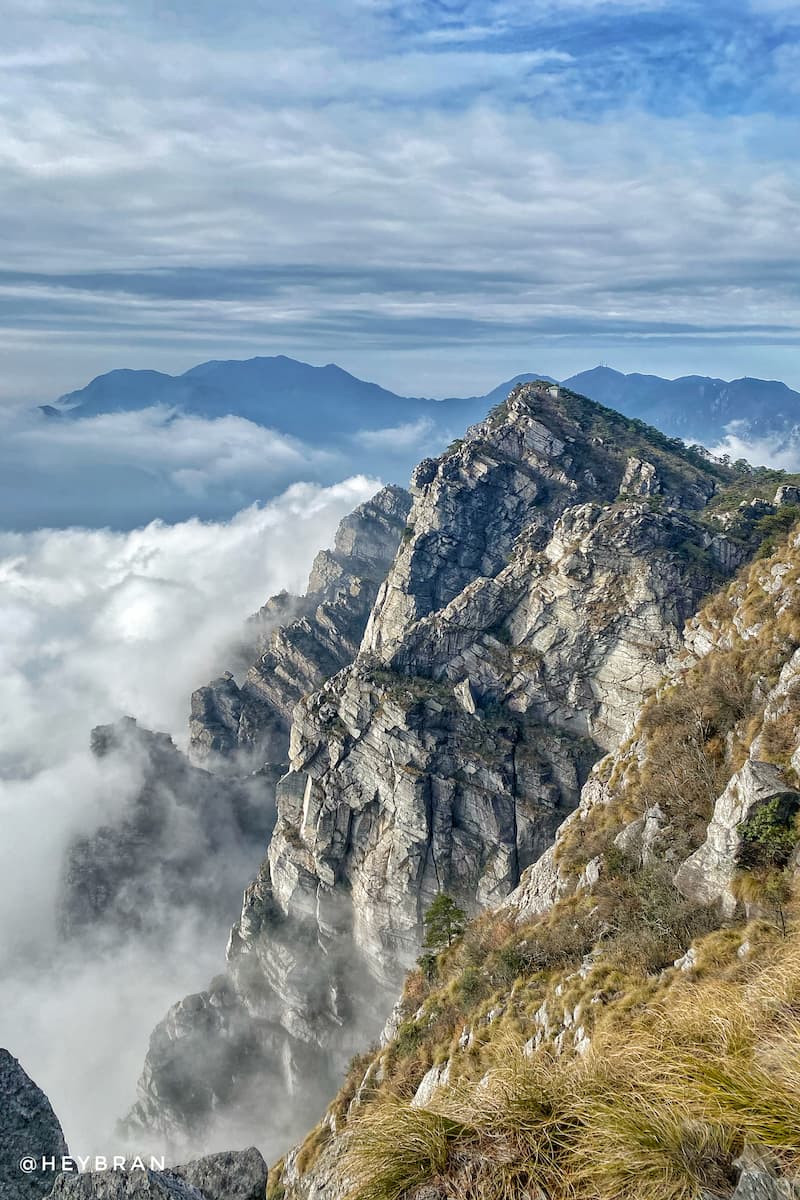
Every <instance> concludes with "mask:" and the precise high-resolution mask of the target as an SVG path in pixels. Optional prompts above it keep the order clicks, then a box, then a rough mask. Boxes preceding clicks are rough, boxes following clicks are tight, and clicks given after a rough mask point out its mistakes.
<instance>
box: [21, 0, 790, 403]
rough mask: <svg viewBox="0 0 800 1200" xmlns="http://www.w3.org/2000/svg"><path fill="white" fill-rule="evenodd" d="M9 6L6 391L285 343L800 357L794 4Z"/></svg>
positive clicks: (482, 358) (567, 365)
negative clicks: (798, 346) (796, 348)
mask: <svg viewBox="0 0 800 1200" xmlns="http://www.w3.org/2000/svg"><path fill="white" fill-rule="evenodd" d="M3 10H5V16H6V18H7V19H6V21H5V25H6V27H7V28H10V29H12V30H13V36H12V37H11V38H10V40H9V43H8V45H6V46H5V48H4V55H3V57H4V63H5V75H6V84H5V88H4V97H3V100H2V102H0V165H2V169H3V173H4V184H5V186H4V189H3V198H2V200H1V201H0V218H2V221H3V227H4V230H5V232H6V238H5V239H4V247H5V249H4V258H3V263H2V266H3V270H2V273H1V274H0V322H2V327H0V340H1V341H2V345H3V347H4V351H5V352H6V354H7V361H8V364H9V366H8V371H7V374H6V377H5V380H4V382H3V384H2V390H3V392H4V394H5V396H6V398H8V399H13V398H14V397H20V396H31V395H37V396H38V397H40V398H49V397H50V396H52V395H54V394H57V393H58V392H61V391H65V390H67V389H68V388H69V387H71V386H74V385H78V384H80V383H82V382H85V380H86V378H87V377H88V376H90V375H93V374H97V373H99V372H100V370H102V369H106V368H108V367H110V366H114V365H131V364H133V363H138V364H151V365H155V366H167V367H170V368H176V369H177V368H180V367H184V368H185V367H187V366H189V365H190V364H191V363H192V361H196V360H197V359H200V358H207V357H210V356H212V355H216V354H230V355H237V354H238V355H244V354H247V353H249V352H253V351H257V350H261V351H262V352H269V351H274V350H276V349H277V350H283V351H286V352H289V353H294V354H297V355H299V356H300V357H303V356H305V357H312V358H316V360H317V361H325V360H326V359H328V358H335V359H336V360H338V361H341V362H343V363H344V365H346V366H350V367H352V368H353V369H356V370H357V371H358V372H360V373H362V374H364V373H373V374H376V373H377V374H380V376H381V378H382V379H383V380H384V381H385V382H386V383H387V384H388V385H389V386H393V387H395V388H396V389H397V390H399V391H401V392H405V393H406V394H409V393H420V392H426V391H427V392H430V391H432V390H434V389H433V388H432V387H431V386H429V385H430V384H436V385H437V386H436V390H440V391H442V392H447V393H449V394H454V393H456V394H457V393H458V392H475V391H480V390H483V385H490V384H491V383H492V382H494V381H495V379H494V378H492V377H495V378H502V377H504V376H508V375H509V374H513V373H514V372H515V371H516V370H525V369H530V368H531V366H532V363H531V361H530V360H531V358H532V357H534V356H535V357H537V358H539V359H544V358H545V357H547V362H546V364H545V365H547V366H548V368H549V369H550V370H551V371H552V372H553V373H555V374H562V375H565V374H568V373H570V371H572V370H577V369H580V368H581V367H583V366H589V365H592V364H593V362H594V361H596V360H597V359H598V358H600V357H608V354H607V351H608V350H612V351H613V355H614V360H615V362H616V363H617V364H618V365H620V366H623V367H641V366H646V365H648V364H649V365H651V366H653V367H654V368H655V369H657V370H661V371H664V370H665V369H666V368H665V366H664V361H665V358H670V359H671V361H672V363H673V368H674V369H673V371H672V372H671V373H674V374H678V373H681V372H682V371H685V370H690V369H695V370H696V369H700V368H702V369H704V370H708V371H709V372H710V373H714V374H721V375H725V376H728V375H731V374H736V373H737V372H739V373H741V371H743V370H744V363H742V354H743V348H745V349H747V348H749V350H750V354H751V358H755V360H756V362H755V364H754V365H752V366H751V373H753V374H771V375H778V374H784V375H785V374H787V373H788V374H789V376H790V379H789V381H790V382H795V383H797V382H800V379H799V378H798V377H797V374H796V369H795V372H794V375H792V373H791V370H788V371H787V370H782V369H781V367H780V366H776V367H775V368H774V369H773V370H771V371H770V370H768V369H767V367H766V365H763V366H762V364H766V362H767V361H768V359H769V358H770V357H772V358H773V359H774V360H775V361H776V362H777V363H779V364H782V365H784V366H785V365H786V364H787V363H790V362H791V358H790V354H789V350H788V349H787V348H788V347H790V346H791V345H792V344H793V342H794V340H795V339H796V337H797V333H798V321H799V320H800V308H799V307H798V292H797V282H796V281H797V279H798V262H797V261H796V257H797V251H796V248H795V247H796V243H797V239H796V238H792V237H790V236H788V233H789V231H791V230H792V229H794V228H795V226H796V225H797V221H798V196H799V195H800V189H799V188H798V160H797V151H796V138H795V136H794V131H795V128H796V119H797V116H798V107H800V92H798V90H797V88H796V86H795V84H796V60H797V56H798V45H799V44H800V42H799V41H798V39H799V38H800V23H798V21H797V18H796V14H794V13H793V10H792V8H791V6H789V5H781V4H775V3H766V0H760V2H758V3H755V2H754V3H752V4H750V5H743V4H741V3H738V2H736V3H734V2H733V0H725V2H724V3H721V4H718V5H715V6H714V10H713V12H711V11H710V10H709V8H708V6H707V5H700V4H697V3H695V2H694V0H680V2H679V3H677V4H669V5H668V4H666V3H662V2H660V0H649V2H648V0H629V2H625V3H622V2H620V0H616V2H613V3H607V4H599V3H595V2H592V0H574V2H564V0H559V2H558V3H555V2H549V0H537V2H536V3H534V4H525V5H523V4H520V3H516V2H504V0H462V2H459V3H453V4H447V5H440V4H436V5H434V4H429V3H427V2H425V0H413V2H408V3H390V2H388V0H387V2H382V0H360V2H359V3H357V4H355V5H353V4H347V5H345V4H340V3H321V2H314V3H310V4H308V5H304V6H303V8H302V13H300V12H298V11H297V10H296V9H295V7H294V6H292V5H290V4H288V3H283V2H281V3H278V4H269V5H267V4H261V3H259V4H254V5H253V4H249V5H244V4H233V5H230V6H227V7H226V8H225V10H224V11H223V10H221V9H220V8H219V6H212V5H210V4H205V3H201V4H198V5H193V6H191V11H190V10H189V9H187V8H186V7H185V6H184V7H183V8H181V9H180V11H179V10H178V9H168V8H164V7H163V6H160V7H159V12H158V18H157V19H156V18H155V17H154V16H152V15H149V16H148V15H147V9H146V8H145V9H142V7H141V6H140V5H133V4H131V3H128V2H120V3H116V4H115V5H112V6H108V5H103V6H95V5H93V4H90V3H86V4H83V5H81V6H78V7H77V8H74V9H73V10H71V14H70V18H69V19H65V18H64V16H63V15H62V10H61V9H59V8H58V6H56V5H55V4H53V3H52V0H40V2H39V3H38V4H37V5H36V6H35V10H34V14H33V16H30V15H27V14H26V12H25V8H24V6H22V5H19V4H18V3H17V0H2V2H1V3H0V12H2V11H3ZM754 64H757V65H758V69H757V70H756V69H754ZM45 347H46V348H47V350H48V354H47V355H46V356H44V355H42V354H41V351H42V350H43V349H44V348H45ZM537 351H538V353H537ZM548 351H549V354H548V353H546V352H548ZM570 354H571V358H570V360H569V361H565V358H566V356H569V355H570ZM465 356H466V358H465ZM512 356H514V361H513V362H512V361H510V360H511V357H512ZM559 356H564V357H559ZM587 356H588V361H587ZM654 358H655V359H656V361H655V363H654V362H653V359H654ZM704 364H705V365H704ZM667 373H670V372H667ZM409 374H410V375H412V378H409V377H408V376H409ZM476 374H479V376H480V377H479V378H477V379H476V378H475V376H476ZM404 376H405V378H403V377H404Z"/></svg>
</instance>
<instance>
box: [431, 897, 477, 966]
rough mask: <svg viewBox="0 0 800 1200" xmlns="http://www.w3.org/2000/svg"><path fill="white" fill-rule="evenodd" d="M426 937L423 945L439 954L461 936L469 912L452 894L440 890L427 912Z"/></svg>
mask: <svg viewBox="0 0 800 1200" xmlns="http://www.w3.org/2000/svg"><path fill="white" fill-rule="evenodd" d="M424 922H425V939H424V941H423V943H422V944H423V946H424V947H425V949H426V950H431V951H432V952H433V953H434V954H438V953H439V951H440V950H445V949H446V948H447V947H448V946H452V944H453V942H454V941H455V940H456V938H460V937H461V935H462V933H463V932H464V929H465V927H466V924H467V914H466V913H465V912H464V910H463V908H459V907H458V905H457V904H456V902H455V900H454V899H453V898H452V896H448V895H447V893H446V892H439V894H438V896H437V897H436V899H435V900H434V901H433V903H432V904H431V906H430V908H429V909H428V911H427V912H426V913H425V917H424Z"/></svg>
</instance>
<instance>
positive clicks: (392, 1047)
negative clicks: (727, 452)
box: [271, 533, 800, 1200]
mask: <svg viewBox="0 0 800 1200" xmlns="http://www.w3.org/2000/svg"><path fill="white" fill-rule="evenodd" d="M799 542H800V539H799V538H798V536H797V534H796V533H792V534H790V535H789V536H788V537H787V536H786V534H785V533H784V535H783V537H782V539H781V540H780V541H779V542H778V543H776V544H775V546H774V548H773V550H772V552H771V553H768V554H765V555H764V556H763V557H761V558H758V559H757V560H756V561H755V562H753V563H751V564H750V565H749V566H746V567H744V568H743V569H742V570H741V571H740V573H739V574H738V576H737V577H736V578H735V579H734V580H733V582H732V583H731V584H730V585H728V586H727V587H726V588H724V589H722V590H721V591H720V592H719V593H717V594H716V595H714V596H712V597H711V598H710V599H709V601H708V602H707V603H706V604H705V606H704V607H703V608H702V609H701V611H700V613H699V614H698V616H697V617H696V618H695V619H694V620H693V621H692V622H690V624H689V627H688V630H687V637H686V646H687V649H686V653H685V656H684V659H683V661H682V662H679V663H677V664H676V665H675V666H674V669H673V670H672V671H671V673H670V675H669V677H668V678H667V679H665V681H664V683H663V684H662V686H661V687H660V688H658V689H657V690H656V691H655V692H654V693H653V695H652V696H650V698H649V699H648V700H647V701H646V702H645V704H644V706H643V708H642V711H641V713H640V715H639V718H638V721H637V722H636V725H635V728H634V730H633V732H632V734H631V736H630V738H629V739H627V741H626V742H625V743H624V744H623V746H622V747H621V748H620V749H619V750H618V751H617V752H615V753H613V754H610V755H608V756H607V757H606V758H605V759H604V760H602V762H601V763H599V764H598V766H597V767H596V768H595V772H594V789H595V790H594V793H593V796H594V798H593V800H591V802H584V803H582V806H581V810H579V812H578V813H576V814H573V816H572V817H570V818H569V819H568V820H567V821H566V822H565V824H564V826H562V829H561V830H560V832H559V834H558V835H557V839H556V846H555V866H554V870H555V871H556V872H557V873H558V876H559V880H560V891H559V895H560V898H556V899H555V900H554V901H553V902H552V903H550V904H549V905H547V906H545V911H539V912H532V911H529V910H526V909H525V907H524V905H522V906H520V905H517V906H515V905H514V903H511V904H508V905H505V906H503V907H502V908H500V909H498V910H496V911H494V912H487V913H484V914H483V915H482V916H480V917H479V918H477V919H476V920H474V921H472V922H471V923H470V924H469V925H468V926H467V927H466V929H465V930H464V932H463V935H462V936H460V937H459V938H458V939H457V940H456V941H455V942H453V944H452V945H449V946H443V948H442V950H441V952H440V953H438V954H437V955H429V956H428V957H427V958H425V959H423V960H422V964H421V967H420V968H419V969H417V970H414V971H412V972H411V973H410V974H409V976H408V978H407V980H406V984H405V989H404V993H403V998H402V1000H401V1003H400V1005H399V1007H398V1012H397V1020H396V1021H395V1022H394V1024H393V1025H392V1026H390V1028H389V1029H388V1030H387V1034H388V1036H387V1040H386V1042H385V1044H384V1045H383V1046H382V1048H380V1049H376V1050H374V1051H373V1052H370V1053H368V1054H366V1055H364V1056H361V1057H360V1058H359V1059H358V1060H355V1061H354V1063H353V1065H352V1068H351V1072H350V1075H349V1077H348V1079H347V1080H346V1082H345V1085H344V1087H343V1089H342V1091H341V1092H340V1094H339V1096H338V1097H337V1099H336V1100H335V1101H334V1104H333V1105H332V1106H331V1109H330V1110H329V1113H328V1115H327V1117H326V1118H325V1121H324V1122H323V1124H322V1125H321V1126H320V1127H318V1128H317V1130H315V1131H314V1133H312V1135H311V1136H310V1137H309V1139H307V1141H306V1143H305V1145H304V1147H303V1148H302V1150H301V1152H300V1155H299V1156H298V1155H296V1156H295V1159H294V1170H295V1184H294V1186H296V1188H297V1192H296V1194H297V1195H298V1196H304V1195H306V1194H307V1193H306V1192H304V1191H303V1178H304V1172H306V1173H308V1172H310V1173H311V1176H313V1172H314V1170H315V1164H317V1163H319V1162H320V1161H322V1160H324V1159H325V1158H326V1156H327V1158H328V1161H329V1163H330V1162H335V1164H336V1165H335V1172H336V1176H337V1178H338V1179H339V1180H340V1186H341V1188H342V1189H343V1190H342V1191H341V1194H342V1195H344V1194H348V1195H350V1196H351V1197H352V1198H353V1200H405V1198H409V1200H411V1198H413V1197H415V1196H417V1195H419V1196H421V1195H422V1194H423V1191H422V1189H428V1188H430V1189H432V1190H430V1191H427V1190H426V1191H425V1192H424V1195H425V1197H426V1200H434V1198H435V1197H441V1198H445V1197H452V1198H453V1200H529V1198H530V1197H534V1196H535V1197H538V1196H546V1197H548V1200H634V1198H635V1200H691V1198H699V1197H701V1196H706V1195H712V1196H730V1195H732V1193H733V1191H734V1187H735V1182H736V1179H737V1175H738V1173H739V1170H740V1169H741V1164H742V1161H743V1159H742V1156H743V1155H744V1156H745V1157H746V1156H747V1155H750V1156H751V1157H752V1156H756V1157H757V1159H758V1161H759V1163H761V1164H762V1165H763V1166H764V1168H765V1169H766V1170H769V1172H770V1173H771V1174H772V1175H773V1176H775V1177H778V1176H781V1175H782V1174H787V1175H791V1176H794V1175H795V1174H796V1173H798V1172H800V1069H798V1063H800V888H799V887H798V872H797V860H798V841H799V840H800V826H799V825H798V817H797V805H796V802H795V799H794V796H795V794H796V793H795V792H794V790H793V789H795V788H796V787H797V783H798V778H797V770H796V765H797V761H798V747H800V667H799V666H798V664H797V662H796V661H795V656H796V654H797V652H798V650H800V545H799V544H798V543H799ZM751 759H752V760H757V762H759V763H767V764H774V768H776V769H778V770H779V772H780V778H781V780H782V781H783V786H785V788H786V793H785V796H784V799H783V800H777V799H774V798H773V799H770V800H769V802H768V803H765V804H763V805H761V806H760V807H755V808H754V809H753V811H752V813H751V814H750V816H749V817H748V818H747V820H746V821H744V822H742V823H741V824H740V825H739V826H738V827H736V828H735V829H734V833H735V834H736V840H737V848H736V851H735V854H734V856H733V859H732V862H731V869H732V872H733V874H732V882H731V888H732V891H733V894H734V896H735V898H736V901H737V903H736V908H735V910H734V911H733V912H732V913H731V912H726V911H725V909H724V906H721V905H720V904H719V903H718V902H716V901H714V902H706V900H705V899H704V898H703V897H702V896H692V895H687V894H686V890H685V889H684V890H679V888H678V887H677V886H676V883H675V882H674V881H675V879H676V868H677V867H678V866H679V864H681V863H682V862H683V861H684V860H686V859H687V856H689V855H691V854H692V853H693V852H694V851H696V850H697V847H698V846H700V845H701V843H702V842H703V840H704V838H706V837H707V834H708V828H709V822H710V820H711V818H712V813H713V812H714V811H715V802H717V801H718V799H719V797H720V796H721V794H722V793H723V792H724V790H725V789H726V786H728V785H729V784H730V783H731V780H732V779H733V778H734V776H735V775H736V772H738V771H739V770H740V768H742V766H743V764H744V763H746V762H747V761H748V760H751ZM769 770H773V767H772V766H770V768H769ZM782 795H783V793H782ZM598 797H599V798H598ZM647 821H650V822H651V825H652V828H651V831H650V835H649V837H648V838H647V839H646V843H644V842H643V841H642V836H641V829H642V828H643V827H644V823H645V822H647ZM636 830H639V834H638V840H636V839H635V838H633V837H632V836H631V835H632V831H636ZM534 870H535V868H534ZM512 900H513V898H512ZM298 1173H299V1174H298ZM286 1180H287V1174H286V1164H280V1165H279V1167H278V1168H277V1169H276V1170H275V1171H274V1172H273V1175H272V1183H271V1187H272V1191H273V1194H277V1193H279V1192H280V1191H282V1190H283V1189H284V1187H285V1186H286ZM292 1194H293V1195H294V1194H295V1193H294V1192H293V1193H292ZM787 1194H788V1193H787Z"/></svg>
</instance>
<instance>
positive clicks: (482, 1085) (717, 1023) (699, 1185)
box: [347, 927, 800, 1200]
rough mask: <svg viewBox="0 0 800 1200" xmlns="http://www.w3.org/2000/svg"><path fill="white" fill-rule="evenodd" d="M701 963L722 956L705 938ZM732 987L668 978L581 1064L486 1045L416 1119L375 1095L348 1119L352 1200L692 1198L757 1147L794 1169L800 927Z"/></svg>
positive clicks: (724, 1185) (731, 1172)
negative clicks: (419, 1196)
mask: <svg viewBox="0 0 800 1200" xmlns="http://www.w3.org/2000/svg"><path fill="white" fill-rule="evenodd" d="M711 937H712V938H715V939H716V946H715V949H714V952H713V954H711V955H709V961H713V958H714V956H716V957H717V958H718V959H719V960H722V958H723V955H722V951H721V945H720V941H721V939H720V937H719V935H711ZM734 946H735V942H734V941H733V939H729V943H728V949H729V954H730V955H731V956H732V957H733V958H734V959H735V960H736V964H737V965H736V971H737V977H736V978H733V979H725V978H720V977H717V976H716V975H715V974H714V972H713V970H711V968H710V967H709V970H708V974H707V976H706V977H703V978H701V979H699V980H698V981H696V982H691V981H688V980H686V979H685V978H677V977H676V978H674V979H673V981H672V983H671V984H669V985H668V986H667V988H666V991H662V996H661V999H660V1000H659V1001H657V1002H655V1001H654V1002H651V1003H650V1004H648V1005H645V1006H644V1007H643V1008H642V1009H640V1010H639V1011H638V1013H637V1014H636V1015H635V1016H634V1017H633V1018H632V1019H631V1021H630V1022H629V1024H628V1025H627V1026H625V1027H624V1028H614V1027H613V1026H607V1027H605V1028H604V1030H603V1032H602V1033H598V1035H597V1037H596V1038H595V1041H594V1045H593V1047H592V1050H591V1051H590V1052H589V1053H588V1054H587V1055H585V1056H584V1057H580V1056H576V1055H569V1054H566V1053H565V1054H563V1055H560V1056H558V1055H554V1054H552V1053H549V1052H544V1051H542V1050H540V1051H537V1052H536V1053H535V1054H534V1055H533V1056H530V1057H529V1056H526V1055H525V1054H524V1053H523V1052H522V1051H521V1049H520V1047H519V1044H518V1043H515V1044H512V1043H511V1042H510V1041H509V1040H508V1039H505V1040H503V1039H500V1040H499V1041H498V1043H497V1044H496V1045H495V1047H494V1050H495V1060H496V1065H495V1066H494V1067H492V1068H491V1069H490V1070H488V1071H487V1072H485V1073H484V1074H483V1076H482V1077H481V1079H480V1080H478V1081H472V1082H469V1081H466V1080H462V1081H460V1082H457V1083H455V1084H454V1086H452V1087H450V1088H447V1089H442V1090H441V1091H440V1092H438V1093H437V1094H436V1095H435V1096H434V1099H433V1101H432V1102H431V1106H430V1108H429V1109H427V1110H421V1109H414V1108H412V1107H411V1106H410V1104H409V1103H408V1102H407V1101H403V1100H400V1099H398V1098H397V1097H394V1096H386V1095H384V1096H382V1097H381V1098H380V1099H379V1101H378V1102H376V1103H375V1104H373V1105H371V1106H368V1107H365V1109H364V1111H363V1113H362V1114H361V1116H360V1117H359V1119H358V1121H357V1122H355V1123H354V1124H353V1125H351V1132H350V1138H351V1140H350V1144H349V1148H348V1156H347V1169H348V1173H349V1175H350V1176H351V1177H352V1179H353V1180H354V1189H353V1192H352V1197H353V1200H404V1198H405V1197H408V1196H410V1195H412V1194H413V1192H414V1190H415V1189H418V1188H420V1187H422V1186H423V1185H425V1184H431V1183H435V1184H436V1185H437V1187H439V1188H440V1190H441V1191H442V1192H443V1193H444V1195H446V1196H448V1197H452V1198H453V1200H526V1198H528V1200H530V1198H531V1197H538V1196H546V1197H547V1198H548V1200H696V1198H697V1197H699V1196H700V1194H701V1192H702V1191H703V1190H704V1189H705V1190H707V1191H710V1192H712V1193H713V1194H718V1195H725V1194H730V1191H731V1189H732V1185H733V1181H734V1178H735V1169H734V1165H733V1164H734V1161H735V1159H736V1158H737V1157H738V1155H740V1154H741V1153H742V1151H743V1149H744V1148H745V1147H746V1146H750V1147H753V1146H755V1147H760V1148H761V1149H762V1151H763V1152H765V1153H767V1154H769V1155H771V1156H772V1160H773V1161H774V1162H776V1163H778V1164H782V1165H783V1167H784V1168H786V1169H787V1170H792V1171H794V1170H798V1169H800V929H798V928H797V927H795V928H794V929H793V930H791V931H790V934H789V936H788V937H787V938H786V939H785V940H784V939H781V938H779V937H778V936H777V935H776V934H775V933H774V931H772V932H771V934H767V933H763V936H761V940H760V941H759V944H758V946H757V947H756V948H755V950H754V952H753V955H754V958H755V961H754V962H745V961H743V960H742V959H741V958H739V957H738V956H737V955H736V952H735V949H734Z"/></svg>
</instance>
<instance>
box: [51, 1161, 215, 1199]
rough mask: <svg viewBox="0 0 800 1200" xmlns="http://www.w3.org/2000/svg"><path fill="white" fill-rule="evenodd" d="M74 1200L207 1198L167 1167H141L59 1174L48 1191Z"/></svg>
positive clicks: (53, 1194) (55, 1195)
mask: <svg viewBox="0 0 800 1200" xmlns="http://www.w3.org/2000/svg"><path fill="white" fill-rule="evenodd" d="M51 1195H52V1196H53V1197H59V1196H67V1197H72V1198H74V1200H129V1198H131V1200H134V1198H135V1200H139V1197H147V1200H210V1197H207V1196H204V1195H203V1193H202V1192H199V1191H198V1190H197V1188H195V1187H192V1186H191V1185H190V1184H188V1183H186V1182H185V1180H183V1179H181V1178H179V1177H178V1176H177V1175H173V1174H172V1172H171V1171H151V1170H150V1169H149V1168H148V1167H145V1168H144V1169H142V1170H140V1169H138V1168H137V1169H135V1170H131V1171H126V1170H116V1171H112V1170H108V1171H88V1172H84V1173H83V1174H80V1175H78V1174H70V1175H59V1176H58V1177H57V1178H56V1181H55V1184H54V1186H53V1191H52V1193H51Z"/></svg>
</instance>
